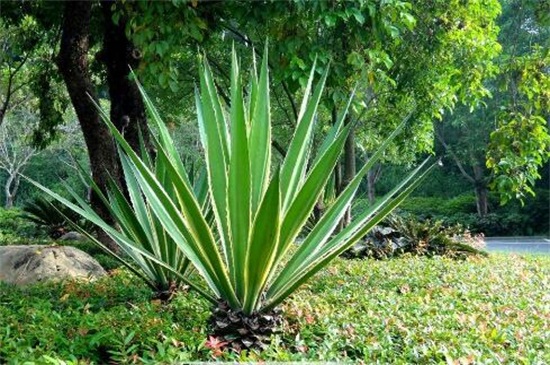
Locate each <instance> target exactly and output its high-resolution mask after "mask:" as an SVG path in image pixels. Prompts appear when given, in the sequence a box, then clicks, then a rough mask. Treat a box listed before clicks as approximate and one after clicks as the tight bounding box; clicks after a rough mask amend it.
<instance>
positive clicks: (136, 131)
mask: <svg viewBox="0 0 550 365" xmlns="http://www.w3.org/2000/svg"><path fill="white" fill-rule="evenodd" d="M113 3H114V2H113V1H102V2H101V10H102V12H103V21H104V30H105V31H104V37H103V49H102V50H101V52H100V53H99V54H98V59H99V60H100V61H102V62H103V64H104V65H105V68H106V70H107V84H108V86H109V97H110V100H111V113H110V117H111V121H112V122H113V124H115V125H116V126H117V128H118V129H119V131H121V132H122V133H123V134H124V137H125V138H126V140H127V141H128V143H129V144H130V146H132V148H133V149H134V150H135V151H139V143H140V141H139V135H140V133H141V134H142V136H143V138H144V142H145V144H146V146H148V147H149V139H148V135H149V134H148V129H147V117H146V114H145V107H144V104H143V100H142V98H141V94H140V92H139V89H138V87H137V85H136V82H135V81H134V80H131V79H130V68H132V69H135V68H137V67H138V66H139V62H140V53H139V51H138V50H137V49H136V48H135V47H134V45H133V44H132V42H131V41H130V40H129V39H128V38H127V37H126V33H125V28H126V19H125V18H124V17H122V18H121V19H120V20H119V22H118V24H115V23H114V22H113V20H112V17H113V10H112V4H113Z"/></svg>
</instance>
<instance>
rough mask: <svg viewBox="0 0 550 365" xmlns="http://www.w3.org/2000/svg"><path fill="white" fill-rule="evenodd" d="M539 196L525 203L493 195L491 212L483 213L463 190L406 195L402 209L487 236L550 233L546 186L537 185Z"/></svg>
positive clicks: (548, 196)
mask: <svg viewBox="0 0 550 365" xmlns="http://www.w3.org/2000/svg"><path fill="white" fill-rule="evenodd" d="M535 192H536V196H535V197H530V198H529V199H527V200H526V201H525V202H524V204H523V205H522V204H520V203H519V202H510V203H509V204H507V205H505V206H500V205H499V204H498V196H497V195H490V196H489V203H490V208H491V212H490V213H489V214H487V215H486V216H484V217H479V215H478V214H477V213H476V205H475V204H476V203H475V196H474V195H473V194H461V195H458V196H456V197H455V198H452V199H443V198H439V197H419V196H414V197H410V198H409V199H407V200H406V201H405V202H404V203H403V204H402V205H401V210H403V211H404V212H407V213H409V214H412V215H413V216H415V217H417V218H418V219H421V220H423V219H427V218H429V219H432V220H441V221H443V222H444V224H445V225H456V224H461V225H463V226H464V227H467V228H468V229H469V230H471V231H472V232H473V233H483V234H484V235H485V236H488V237H491V236H532V235H537V234H538V235H545V236H546V235H548V232H550V218H549V209H548V201H549V199H550V193H549V191H548V190H546V189H536V190H535Z"/></svg>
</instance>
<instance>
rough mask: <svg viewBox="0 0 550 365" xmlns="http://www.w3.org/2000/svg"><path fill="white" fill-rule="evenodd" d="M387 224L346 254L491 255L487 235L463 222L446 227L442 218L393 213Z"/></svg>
mask: <svg viewBox="0 0 550 365" xmlns="http://www.w3.org/2000/svg"><path fill="white" fill-rule="evenodd" d="M383 225H384V226H385V227H384V228H382V227H377V228H376V229H373V230H372V231H371V232H370V233H369V234H368V235H367V236H366V237H365V239H364V240H363V241H362V242H361V243H359V244H357V245H355V246H354V247H353V248H352V249H350V250H348V251H347V252H346V254H345V255H344V257H348V258H356V257H358V258H365V257H372V258H375V259H385V258H390V257H397V256H401V255H403V254H406V253H410V254H412V255H414V256H446V257H450V258H456V259H464V258H466V257H468V256H476V255H487V254H486V253H485V252H484V251H482V249H483V248H484V246H485V244H484V240H483V235H472V234H471V232H470V231H469V230H468V229H464V227H463V226H461V225H454V226H445V225H444V224H443V222H442V221H431V220H429V219H428V220H425V221H420V220H417V219H416V218H415V217H414V216H410V215H408V216H405V217H400V216H398V215H393V216H390V217H389V218H387V219H386V220H385V222H384V223H383Z"/></svg>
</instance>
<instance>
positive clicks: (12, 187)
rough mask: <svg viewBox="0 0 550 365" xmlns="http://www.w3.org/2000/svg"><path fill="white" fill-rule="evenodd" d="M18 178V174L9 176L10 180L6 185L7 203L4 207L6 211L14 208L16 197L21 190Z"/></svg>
mask: <svg viewBox="0 0 550 365" xmlns="http://www.w3.org/2000/svg"><path fill="white" fill-rule="evenodd" d="M17 178H18V175H17V174H10V175H9V176H8V180H7V181H6V185H5V186H4V192H5V195H6V202H5V205H4V207H5V208H6V209H10V208H13V204H14V202H15V195H16V194H17V189H18V188H19V181H17Z"/></svg>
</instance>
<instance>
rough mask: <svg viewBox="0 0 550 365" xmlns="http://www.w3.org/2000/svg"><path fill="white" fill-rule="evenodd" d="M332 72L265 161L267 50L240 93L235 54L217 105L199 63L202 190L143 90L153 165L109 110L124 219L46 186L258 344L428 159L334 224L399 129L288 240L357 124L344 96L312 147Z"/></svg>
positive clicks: (237, 337)
mask: <svg viewBox="0 0 550 365" xmlns="http://www.w3.org/2000/svg"><path fill="white" fill-rule="evenodd" d="M327 72H328V71H327ZM327 72H325V73H324V74H323V75H322V77H321V79H320V81H319V82H318V83H317V85H316V86H315V87H313V79H314V71H313V70H312V71H311V74H310V77H309V81H308V84H307V88H306V90H305V93H304V99H303V101H302V104H301V108H300V112H299V118H298V122H297V125H296V129H295V133H294V137H293V138H292V140H291V141H290V144H289V146H288V150H287V154H286V157H285V158H284V161H283V162H282V163H281V164H280V165H278V166H272V156H271V154H272V151H271V117H270V102H269V100H270V91H269V75H268V73H269V71H268V66H267V56H265V57H264V60H263V62H262V65H261V68H260V72H259V74H258V72H257V69H256V67H255V66H253V70H252V72H251V81H250V87H249V89H248V93H247V96H246V97H245V94H244V92H243V86H242V80H241V75H240V74H241V73H240V65H239V62H238V60H237V56H236V55H235V52H233V60H232V72H231V95H230V100H231V103H230V106H229V107H226V106H225V105H224V104H223V103H222V101H221V99H220V97H219V95H218V93H217V90H216V88H215V84H214V81H213V77H212V73H211V71H210V68H209V66H208V64H207V63H206V61H205V62H204V64H203V66H202V70H201V73H200V87H199V89H198V90H197V91H196V93H195V95H196V106H197V118H198V124H199V129H200V138H201V142H202V146H203V147H204V152H205V164H206V171H207V173H206V175H207V176H206V177H207V178H206V180H207V188H206V189H205V190H203V193H204V194H203V195H201V194H199V192H198V191H197V189H194V188H193V186H192V185H191V183H190V181H189V178H188V175H187V173H186V170H185V167H184V164H183V162H182V160H181V158H180V156H179V155H178V153H177V152H176V149H175V148H174V145H173V142H172V139H171V137H170V134H169V132H168V130H167V128H166V126H165V124H164V123H163V122H162V120H161V118H160V116H159V114H158V112H157V111H156V109H155V108H154V106H153V105H152V103H151V101H150V99H149V98H148V97H147V95H146V94H145V92H143V89H141V90H142V95H143V98H144V100H145V103H146V105H147V108H148V110H149V113H150V121H151V124H152V128H153V129H154V131H155V132H154V133H153V136H154V137H153V143H154V145H155V147H156V157H155V161H156V163H155V164H153V163H152V162H151V161H150V159H148V158H142V157H140V155H139V154H137V153H136V152H134V151H133V150H132V149H131V147H130V146H129V144H128V143H127V142H126V141H125V140H124V137H123V136H122V135H121V134H120V133H119V132H118V131H117V129H116V128H115V127H114V125H113V124H112V123H111V122H110V121H109V120H108V118H107V117H106V116H104V117H105V121H106V123H107V125H108V126H109V128H110V130H111V132H112V133H113V135H114V137H115V138H116V141H117V144H118V146H119V150H120V159H121V163H122V166H123V169H124V175H125V178H126V183H127V188H128V194H129V196H130V201H127V200H126V198H125V196H124V194H123V193H122V192H121V191H119V190H118V189H116V186H113V188H112V189H111V192H110V193H109V196H108V197H105V199H106V202H107V203H109V204H111V207H112V213H114V214H115V215H116V216H117V217H118V218H119V224H120V228H121V229H120V230H117V229H115V228H114V227H111V226H109V225H108V224H106V223H105V222H104V221H103V220H101V219H100V218H99V217H98V215H97V214H96V213H95V212H94V211H93V210H92V209H91V208H90V207H89V206H88V205H87V204H86V203H85V202H83V201H79V204H71V203H70V202H69V201H67V200H64V199H63V198H62V197H60V196H58V195H56V194H55V193H53V192H51V191H49V190H48V189H46V188H44V187H42V189H43V190H44V191H46V192H48V193H49V194H50V195H51V196H53V197H55V198H56V199H58V200H60V201H61V202H63V203H64V204H66V205H68V206H69V207H70V208H71V209H73V210H74V211H75V212H78V213H79V214H81V215H82V216H84V217H85V218H87V219H89V220H90V221H92V222H94V223H95V224H97V225H99V226H100V227H101V228H103V229H104V230H105V231H106V233H107V234H109V235H110V236H111V237H112V239H113V240H115V241H116V242H117V243H118V244H119V245H120V246H121V247H122V248H123V249H125V251H126V252H128V253H129V254H130V256H131V257H132V258H133V259H134V260H137V261H138V260H143V261H145V260H147V262H150V263H154V264H155V265H156V266H158V267H162V268H163V269H166V270H168V271H172V272H174V273H175V274H177V275H178V276H179V278H180V279H181V280H183V281H184V282H186V283H188V284H189V285H191V286H192V287H193V288H195V289H197V290H198V291H199V292H200V293H201V294H202V295H203V296H204V297H205V298H207V299H208V300H210V301H211V302H212V303H214V304H215V309H214V315H213V317H212V325H213V327H214V328H213V331H214V334H216V335H218V336H220V337H223V340H224V341H233V342H232V343H233V345H234V347H235V348H242V347H243V346H245V347H250V346H262V343H263V341H264V340H265V339H266V336H268V335H269V334H270V333H272V331H273V330H274V328H273V326H274V325H275V324H277V323H278V322H279V319H278V316H277V315H276V313H274V311H273V310H274V309H275V308H276V307H277V306H278V305H279V304H280V303H281V302H282V301H283V300H285V298H287V297H288V296H289V295H290V294H292V293H293V292H294V291H295V290H296V289H297V288H298V287H299V286H300V285H302V284H303V283H304V282H306V280H308V279H309V278H311V277H312V276H313V275H314V274H315V273H317V272H318V271H319V270H321V269H322V268H323V267H325V266H326V265H327V264H328V263H329V262H330V261H331V260H332V259H333V258H335V257H337V256H338V255H339V254H341V253H342V252H343V251H344V250H346V249H348V248H349V247H351V246H352V245H353V244H354V243H355V242H357V241H358V240H359V239H360V238H361V237H362V236H364V235H365V234H366V233H367V232H368V231H369V230H370V229H371V228H372V227H373V226H374V225H376V224H377V223H378V222H379V221H380V220H382V219H383V218H384V217H385V216H386V215H387V214H389V213H390V212H391V211H392V210H393V209H394V208H396V207H397V206H398V205H399V204H400V203H401V202H402V201H403V200H404V199H405V198H406V196H407V195H408V194H409V193H410V192H411V191H412V190H413V189H414V188H415V187H416V186H418V185H419V184H420V181H421V180H422V178H423V177H424V176H426V174H427V173H428V172H429V170H430V169H431V168H433V165H431V166H430V165H429V164H428V161H424V163H422V164H421V165H420V166H419V167H418V168H417V169H416V170H415V171H414V172H413V173H411V174H410V175H409V176H408V177H407V178H406V179H405V180H404V181H403V182H401V183H400V184H399V185H398V186H397V187H395V188H394V190H393V191H391V192H390V193H389V194H387V195H386V197H384V198H383V199H381V200H380V201H379V202H378V203H377V204H376V205H374V206H372V207H370V209H368V210H367V211H366V212H364V213H363V214H361V215H360V216H358V217H356V218H355V219H354V220H353V221H352V222H351V224H349V225H348V226H347V227H345V228H344V229H342V230H340V231H339V232H337V233H335V232H334V231H335V228H336V227H337V225H338V222H339V221H340V220H341V218H342V216H343V215H344V213H345V211H346V209H347V208H348V207H349V206H350V204H351V202H352V199H353V198H354V195H355V193H356V191H357V188H358V187H359V183H360V181H361V179H362V178H363V177H364V176H365V174H366V173H367V171H368V170H369V168H370V167H371V166H372V165H373V164H374V163H375V162H376V161H377V159H378V158H379V157H380V156H381V155H382V153H383V150H384V148H386V147H387V146H388V144H389V143H390V141H391V139H392V138H394V137H395V136H396V135H397V134H398V133H399V129H400V128H398V130H396V131H395V132H394V133H393V134H392V135H391V137H390V138H389V139H388V140H387V141H385V142H384V143H383V145H382V147H381V148H380V150H379V151H378V152H376V153H375V154H374V155H373V156H372V158H371V159H370V160H369V162H368V163H367V164H366V165H365V166H363V167H362V168H361V169H360V170H359V172H358V174H357V176H356V177H355V178H354V179H353V180H352V181H351V182H350V184H349V185H348V186H347V188H346V189H345V190H344V191H342V193H341V194H339V195H338V196H337V197H336V198H335V199H334V200H333V202H332V204H331V205H330V206H327V207H326V209H325V211H324V214H323V216H322V217H321V218H320V219H319V220H318V221H317V222H316V224H315V225H314V226H313V227H312V228H311V230H309V232H308V233H307V235H306V236H305V237H304V239H303V241H302V242H301V243H300V244H299V245H297V246H296V245H295V247H294V248H293V249H291V248H292V246H293V243H294V242H295V239H296V237H297V236H298V234H300V232H301V231H302V228H303V226H304V225H305V224H306V222H307V220H308V217H309V216H310V214H311V212H312V210H313V208H314V206H315V204H316V202H317V201H318V200H319V198H320V196H321V194H322V193H323V190H324V187H325V185H326V183H327V181H328V179H329V178H330V175H331V172H332V171H333V169H334V167H335V165H336V163H337V161H338V159H339V157H340V155H341V152H342V149H343V146H344V142H345V140H346V138H347V136H348V134H349V132H350V129H351V128H352V127H353V126H352V125H351V124H348V125H346V126H344V123H343V120H344V117H345V115H346V112H347V107H349V103H348V106H347V107H346V108H345V110H344V112H343V113H341V115H340V117H339V118H338V122H337V123H336V124H335V125H334V126H333V127H332V128H331V129H330V131H329V132H328V133H327V135H326V136H325V138H324V141H323V143H322V144H321V145H320V146H319V148H317V149H316V151H314V150H313V143H312V139H313V130H314V129H315V128H314V125H315V120H316V112H317V108H318V105H319V101H320V99H321V95H322V92H323V88H324V85H325V81H326V78H327ZM140 88H141V86H140ZM350 102H351V98H350ZM314 154H315V157H314V158H313V159H312V160H311V161H310V160H308V159H309V157H310V156H313V155H314ZM75 199H78V197H75ZM207 206H208V207H209V208H207ZM209 215H211V216H212V217H213V219H212V220H209ZM159 236H160V237H162V243H163V245H162V247H163V250H166V251H168V250H169V251H170V255H176V254H177V255H181V256H185V257H187V258H188V259H189V261H190V262H191V263H192V265H193V266H194V267H195V268H196V270H197V271H198V273H199V274H200V275H201V276H202V278H203V279H204V283H205V284H204V286H201V285H200V284H199V283H198V282H197V281H195V280H191V279H190V278H189V277H187V276H185V275H183V274H182V272H181V267H179V266H177V265H176V264H175V263H174V262H173V261H172V260H170V258H171V257H170V255H165V254H164V252H163V251H162V250H160V247H157V246H161V245H160V244H158V243H157V240H159ZM150 246H151V247H150ZM140 262H141V261H140ZM140 266H141V267H142V269H144V268H145V265H142V264H140Z"/></svg>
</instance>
